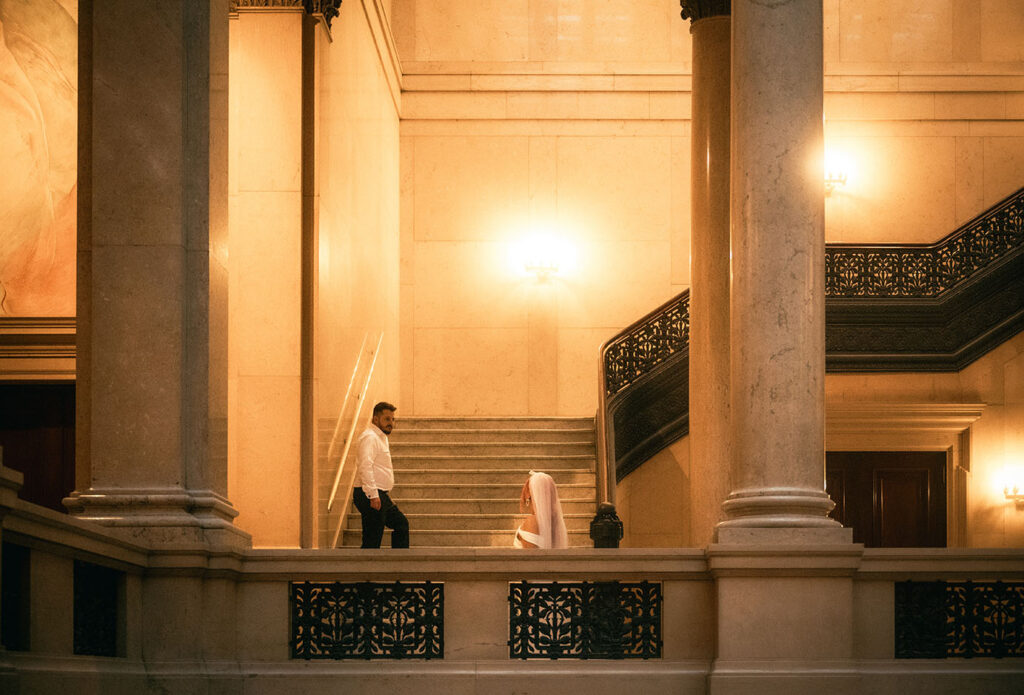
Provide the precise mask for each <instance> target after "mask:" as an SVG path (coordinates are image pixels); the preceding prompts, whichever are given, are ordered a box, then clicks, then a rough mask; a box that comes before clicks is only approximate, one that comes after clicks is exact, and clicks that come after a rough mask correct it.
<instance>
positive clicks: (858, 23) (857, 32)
mask: <svg viewBox="0 0 1024 695" xmlns="http://www.w3.org/2000/svg"><path fill="white" fill-rule="evenodd" d="M891 8H892V3H891V2H888V1H887V0H839V59H840V60H842V61H844V62H878V61H889V60H892V52H891V41H892V23H893V17H892V12H891Z"/></svg>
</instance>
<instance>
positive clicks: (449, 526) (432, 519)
mask: <svg viewBox="0 0 1024 695" xmlns="http://www.w3.org/2000/svg"><path fill="white" fill-rule="evenodd" d="M401 506H402V507H403V508H404V505H401ZM403 513H404V512H403ZM405 516H406V518H407V519H408V520H409V528H410V529H414V530H419V531H434V530H442V531H443V530H460V531H508V532H509V533H511V532H513V531H515V530H516V529H517V528H518V527H519V525H520V524H521V523H522V522H523V519H524V518H525V515H523V514H514V515H513V514H406V515H405ZM564 518H565V527H566V528H567V529H569V530H570V531H588V532H589V530H590V522H591V521H592V520H593V518H594V513H593V511H591V513H589V514H566V515H565V517H564ZM362 527H363V526H362V517H361V516H360V515H359V513H358V512H355V513H349V514H348V524H347V525H346V527H345V529H346V530H350V531H355V530H359V529H361V528H362Z"/></svg>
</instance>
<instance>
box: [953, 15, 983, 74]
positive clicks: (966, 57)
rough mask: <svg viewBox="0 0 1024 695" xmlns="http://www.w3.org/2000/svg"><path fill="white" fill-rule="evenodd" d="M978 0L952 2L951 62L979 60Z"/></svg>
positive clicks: (979, 22) (979, 20) (979, 21)
mask: <svg viewBox="0 0 1024 695" xmlns="http://www.w3.org/2000/svg"><path fill="white" fill-rule="evenodd" d="M979 9H980V3H978V0H953V60H955V61H957V62H964V63H966V62H975V61H980V60H981V13H980V12H979Z"/></svg>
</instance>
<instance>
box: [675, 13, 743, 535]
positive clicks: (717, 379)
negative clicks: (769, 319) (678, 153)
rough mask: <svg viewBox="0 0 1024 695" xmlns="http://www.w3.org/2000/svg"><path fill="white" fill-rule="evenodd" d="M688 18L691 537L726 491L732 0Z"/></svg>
mask: <svg viewBox="0 0 1024 695" xmlns="http://www.w3.org/2000/svg"><path fill="white" fill-rule="evenodd" d="M680 5H681V6H682V8H683V11H682V15H683V18H684V19H690V20H691V21H692V22H693V24H692V25H691V27H690V34H691V35H692V36H693V83H692V85H693V86H692V92H691V93H692V97H691V101H692V106H691V111H692V114H693V115H692V117H691V119H692V120H691V123H692V127H691V133H692V135H691V140H690V170H691V176H690V192H691V196H690V197H691V202H690V277H691V282H692V285H691V287H690V467H691V472H692V474H691V480H692V481H693V486H692V491H693V492H692V495H691V497H690V509H689V512H690V528H691V534H692V535H691V544H692V545H696V546H703V545H707V544H708V543H709V542H711V540H712V536H713V535H714V530H715V525H716V524H717V523H718V522H719V521H720V520H721V514H722V506H721V505H722V500H723V499H725V496H726V495H727V494H728V493H729V490H730V486H729V472H730V467H731V458H730V446H729V444H730V441H731V432H730V431H729V52H730V43H731V40H730V29H731V21H730V19H729V0H705V1H704V2H700V1H698V0H681V2H680Z"/></svg>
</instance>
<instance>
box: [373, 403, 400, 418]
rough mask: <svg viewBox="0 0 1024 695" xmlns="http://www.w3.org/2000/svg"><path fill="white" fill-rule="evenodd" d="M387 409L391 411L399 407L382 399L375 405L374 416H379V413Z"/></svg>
mask: <svg viewBox="0 0 1024 695" xmlns="http://www.w3.org/2000/svg"><path fill="white" fill-rule="evenodd" d="M385 410H390V411H391V412H395V411H396V410H398V408H396V407H395V406H393V405H391V404H390V403H388V402H387V401H381V402H380V403H378V404H377V405H375V406H373V416H374V417H377V416H378V415H380V414H381V413H383V412H384V411H385Z"/></svg>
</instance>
